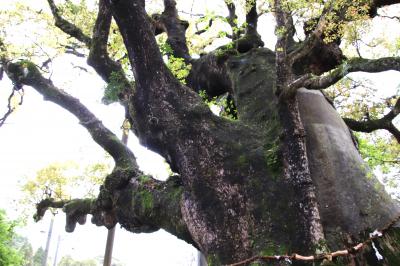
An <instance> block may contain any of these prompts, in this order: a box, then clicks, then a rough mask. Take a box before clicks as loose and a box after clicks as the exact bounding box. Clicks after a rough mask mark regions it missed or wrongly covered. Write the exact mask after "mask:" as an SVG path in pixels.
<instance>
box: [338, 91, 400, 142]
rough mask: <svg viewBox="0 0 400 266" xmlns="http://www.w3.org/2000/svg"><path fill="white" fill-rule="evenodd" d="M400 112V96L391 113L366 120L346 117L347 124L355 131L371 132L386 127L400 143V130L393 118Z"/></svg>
mask: <svg viewBox="0 0 400 266" xmlns="http://www.w3.org/2000/svg"><path fill="white" fill-rule="evenodd" d="M399 113H400V98H398V99H397V101H396V104H395V106H394V107H393V109H392V110H390V112H389V113H387V114H386V115H385V116H383V117H382V118H380V119H376V120H370V119H368V120H366V121H356V120H354V119H350V118H344V119H343V120H344V121H345V122H346V124H347V126H348V127H349V128H350V129H351V130H354V131H360V132H366V133H370V132H372V131H375V130H378V129H386V130H387V131H389V132H390V133H392V134H393V136H394V137H395V138H396V140H397V142H398V143H399V144H400V131H399V130H398V129H397V128H396V127H395V125H394V124H393V122H392V121H393V119H394V118H395V117H396V116H397V115H398V114H399Z"/></svg>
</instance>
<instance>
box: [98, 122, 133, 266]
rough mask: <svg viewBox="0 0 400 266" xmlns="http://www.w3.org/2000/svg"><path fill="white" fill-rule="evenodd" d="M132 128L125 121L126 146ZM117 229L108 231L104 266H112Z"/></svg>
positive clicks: (124, 138)
mask: <svg viewBox="0 0 400 266" xmlns="http://www.w3.org/2000/svg"><path fill="white" fill-rule="evenodd" d="M130 128H131V125H130V124H129V121H128V120H127V119H125V121H124V122H123V124H122V127H121V129H122V138H121V141H122V143H124V144H125V145H127V144H128V136H129V130H130ZM115 229H116V227H115V226H114V227H113V228H111V229H109V230H108V233H107V242H106V250H105V252H104V262H103V266H111V260H112V252H113V247H114V237H115Z"/></svg>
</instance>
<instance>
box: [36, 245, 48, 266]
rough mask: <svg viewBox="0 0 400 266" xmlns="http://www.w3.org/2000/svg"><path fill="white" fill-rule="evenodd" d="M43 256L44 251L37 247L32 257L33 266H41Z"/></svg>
mask: <svg viewBox="0 0 400 266" xmlns="http://www.w3.org/2000/svg"><path fill="white" fill-rule="evenodd" d="M44 256H45V252H44V249H43V248H42V247H39V248H38V249H37V250H36V252H35V255H33V266H41V265H42V263H43V258H44Z"/></svg>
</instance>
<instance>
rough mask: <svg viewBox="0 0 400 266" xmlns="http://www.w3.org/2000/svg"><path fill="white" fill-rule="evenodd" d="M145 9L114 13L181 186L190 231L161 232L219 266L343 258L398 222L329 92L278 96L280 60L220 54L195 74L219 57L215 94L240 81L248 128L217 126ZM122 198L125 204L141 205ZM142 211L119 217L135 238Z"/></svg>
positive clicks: (144, 122) (150, 141)
mask: <svg viewBox="0 0 400 266" xmlns="http://www.w3.org/2000/svg"><path fill="white" fill-rule="evenodd" d="M140 5H141V4H140V3H138V4H137V5H130V4H129V1H118V2H117V3H116V4H115V5H114V9H113V15H114V17H115V19H116V21H117V24H118V26H119V28H120V30H121V33H122V35H123V38H124V42H125V45H126V47H127V50H128V54H129V58H130V61H131V64H132V66H133V67H134V69H135V70H136V73H135V80H136V91H135V93H134V95H133V97H132V99H131V102H130V113H129V114H130V117H131V120H132V122H133V125H134V127H135V132H136V133H137V135H138V137H139V139H140V141H141V143H142V144H144V145H146V146H147V147H149V148H150V149H152V150H154V151H156V152H158V153H160V154H161V155H162V156H164V157H165V158H166V159H167V161H168V162H169V163H170V164H171V167H172V169H173V170H174V171H175V172H177V173H178V174H179V177H178V179H179V180H180V181H179V182H181V184H182V188H181V190H180V194H179V195H180V197H178V200H177V201H178V202H177V203H176V204H178V205H180V213H175V214H174V216H175V217H176V216H178V217H180V220H179V223H180V227H179V228H177V227H178V226H177V225H174V223H176V221H175V222H174V221H172V222H171V220H169V221H167V223H165V222H163V221H162V219H161V220H159V221H158V222H155V220H157V219H153V221H152V223H153V224H154V228H152V229H154V230H156V229H157V227H164V228H166V229H167V230H169V231H170V232H172V233H174V234H176V235H178V236H183V238H185V239H186V240H188V241H190V242H191V243H193V244H194V245H195V246H196V247H197V248H199V249H200V250H201V251H202V253H203V254H205V255H206V257H207V258H208V262H209V264H211V265H220V264H227V263H233V262H236V261H240V260H243V259H245V258H248V257H251V256H253V255H257V254H264V255H274V254H282V253H288V254H290V253H292V252H300V253H312V252H316V251H318V250H327V249H328V250H329V249H331V250H335V249H337V248H341V247H344V246H346V245H351V243H356V241H358V240H360V239H362V238H361V236H360V234H363V233H364V231H366V230H368V229H371V228H379V227H380V226H382V225H383V224H385V223H387V222H389V221H390V220H391V219H393V218H394V217H395V216H396V215H397V214H398V213H399V211H400V208H399V205H398V204H397V202H394V201H392V200H391V199H390V198H389V197H388V196H387V195H386V194H385V192H384V189H383V187H382V186H380V185H377V184H378V183H377V182H376V181H375V180H374V179H373V178H371V177H370V173H368V169H367V167H366V166H365V164H364V162H363V161H362V159H361V157H360V156H359V154H358V152H357V149H356V147H355V145H354V144H353V141H352V138H351V134H350V132H349V130H348V129H347V127H346V126H345V124H344V123H343V121H342V120H341V118H340V117H339V116H338V115H337V113H336V112H335V110H334V109H333V108H332V107H331V106H330V105H329V104H328V102H327V101H326V100H325V99H324V97H322V95H321V94H320V93H318V92H317V93H309V92H306V91H304V90H300V92H299V93H298V95H297V98H291V99H289V100H287V99H286V100H285V99H282V98H281V99H280V100H279V99H278V98H277V96H276V92H275V88H276V87H277V86H278V85H279V84H280V83H279V82H280V80H275V77H276V76H278V77H279V75H277V73H276V71H275V69H276V68H275V67H276V66H277V65H276V56H275V53H274V52H272V51H270V50H268V49H252V50H250V51H249V52H248V53H245V54H242V55H238V56H234V55H231V54H230V55H228V56H225V57H224V56H222V57H221V55H217V54H215V55H213V54H210V55H207V57H208V58H205V59H200V60H199V61H198V62H194V65H195V67H194V71H195V70H196V69H202V68H201V67H199V66H196V64H201V61H204V62H205V63H207V60H210V58H212V57H213V56H215V57H216V58H217V60H214V62H215V64H214V65H212V67H213V68H216V71H215V73H220V75H219V76H217V78H216V79H214V80H213V79H211V78H210V79H209V80H208V81H207V82H206V86H207V88H205V89H206V90H207V91H213V90H218V87H216V86H213V83H214V84H217V86H218V84H221V83H220V82H219V80H218V79H220V80H222V81H223V84H227V82H226V80H227V78H228V79H229V81H230V83H231V86H232V88H231V93H233V98H234V99H235V103H236V106H237V110H238V118H239V119H238V121H230V120H227V119H224V118H220V117H216V116H214V115H213V114H212V113H211V112H210V111H209V110H207V108H206V106H205V105H204V104H203V103H202V102H201V99H200V97H199V96H198V95H196V94H195V93H194V92H193V91H191V90H190V89H189V88H188V87H185V86H183V85H182V84H179V83H178V82H177V81H176V79H175V78H173V77H172V75H171V73H170V72H169V71H168V70H167V69H166V68H165V65H164V64H163V62H162V59H161V56H160V53H159V50H158V47H157V44H156V43H155V40H154V37H153V33H152V31H151V27H150V26H149V25H148V20H147V18H146V14H145V12H144V6H140ZM218 59H220V60H218ZM218 68H219V69H218ZM211 70H212V69H211ZM224 73H227V75H228V77H226V76H221V74H222V75H223V74H224ZM196 74H198V75H201V73H192V74H191V80H192V81H193V80H194V82H195V80H196V78H195V76H196ZM197 80H204V79H201V78H199V79H197ZM228 83H229V82H228ZM190 85H191V87H193V88H196V87H201V86H196V85H195V84H190ZM303 127H304V128H303ZM131 186H135V184H132V185H131ZM125 191H127V192H126V193H131V192H130V191H131V190H125ZM133 197H134V196H133ZM120 198H123V199H124V201H120V204H121V205H124V203H125V202H134V201H132V200H129V199H130V198H126V197H120ZM160 198H162V197H160ZM127 199H128V200H127ZM155 200H156V201H157V198H155ZM159 204H161V203H159ZM136 207H137V204H134V203H132V206H129V204H128V205H127V204H126V203H125V205H124V208H120V209H119V211H118V210H117V217H118V220H119V221H120V222H121V221H122V224H123V226H125V227H126V228H127V229H128V230H132V228H133V229H134V230H132V231H135V228H136V227H135V225H134V221H135V220H137V219H135V218H136V216H137V214H135V212H133V211H132V212H126V209H129V208H131V209H132V210H134V209H135V208H136ZM154 209H156V208H154ZM154 209H153V210H154ZM137 212H138V210H137V211H136V213H137ZM154 215H155V214H154ZM150 216H151V215H150ZM146 222H147V224H149V223H150V224H151V221H149V220H147V221H146ZM141 223H143V221H141ZM182 223H183V225H182ZM150 231H151V230H150ZM354 241H355V242H354ZM391 247H393V245H392V246H391ZM361 259H362V258H361ZM385 259H386V260H388V259H389V257H387V258H385ZM386 263H387V264H388V265H389V264H390V262H386Z"/></svg>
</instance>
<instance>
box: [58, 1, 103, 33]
mask: <svg viewBox="0 0 400 266" xmlns="http://www.w3.org/2000/svg"><path fill="white" fill-rule="evenodd" d="M57 7H58V9H59V11H60V12H61V15H62V17H64V18H65V19H67V20H68V21H70V22H71V23H73V24H74V25H76V26H77V27H78V28H80V29H82V31H83V33H84V34H86V35H88V36H91V35H92V32H93V27H94V23H95V21H96V16H97V10H96V8H95V6H94V5H89V3H87V1H86V0H80V1H71V0H66V1H63V2H62V3H61V4H59V5H57Z"/></svg>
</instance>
